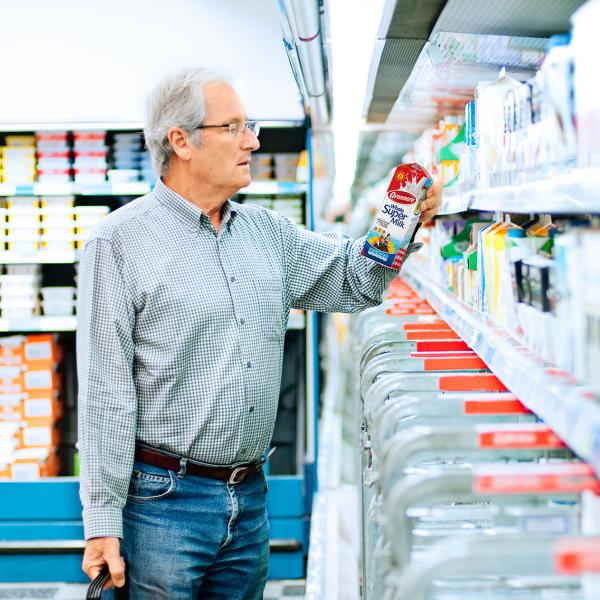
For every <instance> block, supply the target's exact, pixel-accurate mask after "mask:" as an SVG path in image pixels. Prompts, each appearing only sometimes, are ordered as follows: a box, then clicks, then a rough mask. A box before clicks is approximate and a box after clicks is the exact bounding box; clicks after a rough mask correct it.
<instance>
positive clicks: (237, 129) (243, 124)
mask: <svg viewBox="0 0 600 600" xmlns="http://www.w3.org/2000/svg"><path fill="white" fill-rule="evenodd" d="M219 128H223V129H227V131H229V133H230V135H231V136H232V137H235V136H238V135H239V136H242V135H244V133H245V132H246V130H248V131H249V132H250V133H251V134H252V135H253V136H255V137H258V134H259V133H260V123H259V122H258V121H236V122H235V123H225V124H224V125H198V127H196V128H195V129H219Z"/></svg>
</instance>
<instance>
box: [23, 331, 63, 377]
mask: <svg viewBox="0 0 600 600" xmlns="http://www.w3.org/2000/svg"><path fill="white" fill-rule="evenodd" d="M62 354H63V353H62V347H61V346H60V345H59V344H57V343H56V336H55V335H53V334H47V333H43V334H33V335H27V336H25V339H24V342H23V358H24V362H25V363H26V364H27V365H28V368H29V369H31V368H32V367H35V368H37V367H38V366H46V365H49V364H50V365H53V364H58V363H59V362H60V361H61V360H62V357H63V356H62Z"/></svg>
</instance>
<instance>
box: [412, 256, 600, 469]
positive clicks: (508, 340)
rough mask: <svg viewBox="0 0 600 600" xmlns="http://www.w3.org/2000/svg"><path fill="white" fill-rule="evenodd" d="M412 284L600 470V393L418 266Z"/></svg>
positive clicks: (521, 396)
mask: <svg viewBox="0 0 600 600" xmlns="http://www.w3.org/2000/svg"><path fill="white" fill-rule="evenodd" d="M402 276H403V277H404V278H405V280H406V281H407V283H408V284H409V285H410V286H411V287H412V288H413V289H414V290H415V291H416V292H417V293H418V294H419V295H420V296H422V297H423V298H424V299H425V300H427V301H428V302H429V304H431V306H432V308H433V309H434V310H435V311H437V312H438V313H439V314H440V316H441V317H442V318H443V319H445V320H446V321H447V322H448V324H449V325H450V326H451V327H452V328H453V329H454V330H455V331H456V333H457V334H458V335H459V336H460V337H461V338H463V339H464V340H465V341H466V342H467V344H468V345H469V346H470V347H471V348H472V349H473V350H474V351H475V352H476V353H477V354H478V355H479V356H480V357H481V358H482V360H483V361H485V363H486V364H487V365H488V367H489V368H490V370H491V371H492V372H493V373H494V374H495V375H496V376H497V377H498V378H499V379H500V380H501V381H502V382H503V383H504V385H506V387H507V388H508V389H510V390H511V391H512V392H513V393H514V394H515V395H516V396H517V397H518V398H519V400H521V402H522V403H523V404H525V405H526V406H527V407H528V408H529V409H530V410H532V411H533V412H534V413H536V414H537V415H538V417H539V418H540V419H542V420H543V421H544V422H546V423H547V424H548V425H549V426H550V427H551V428H552V429H553V430H554V431H555V432H556V434H557V435H558V436H559V437H560V438H562V439H563V440H564V441H565V442H566V443H567V444H568V446H569V447H570V448H571V449H572V450H573V451H574V452H575V453H576V454H578V455H579V456H580V457H581V458H582V459H583V460H585V461H587V462H588V463H589V464H590V465H591V466H592V468H593V469H594V470H595V471H596V473H597V474H598V475H600V398H599V397H598V395H595V394H594V393H593V392H592V391H591V390H589V389H587V388H586V387H585V386H582V385H579V384H578V383H577V382H575V380H574V378H573V377H572V376H570V375H569V374H568V373H565V372H564V371H561V370H559V369H556V368H553V367H552V366H550V365H547V364H545V363H544V361H543V360H542V359H540V358H539V357H537V356H536V355H534V354H533V353H532V352H531V351H530V350H529V349H528V348H526V347H525V346H524V345H523V344H522V343H520V342H519V341H518V340H517V339H515V338H514V337H513V336H512V335H511V334H510V333H509V332H508V331H506V330H505V329H503V328H501V327H498V326H497V325H495V324H494V323H492V322H490V321H489V320H488V319H486V318H485V317H484V316H483V315H482V314H481V313H480V312H479V311H477V310H475V309H473V308H471V307H469V306H467V305H465V304H463V303H462V302H460V301H459V300H457V299H456V298H455V297H454V296H452V295H451V294H449V293H448V292H446V291H445V290H443V289H442V288H441V287H440V286H439V285H438V284H437V283H435V282H433V281H431V279H429V278H428V277H426V276H424V275H422V274H420V273H418V272H416V268H415V267H414V266H413V267H412V268H410V267H409V268H407V269H406V270H403V271H402Z"/></svg>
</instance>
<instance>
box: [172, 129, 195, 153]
mask: <svg viewBox="0 0 600 600" xmlns="http://www.w3.org/2000/svg"><path fill="white" fill-rule="evenodd" d="M167 139H168V140H169V144H171V148H173V152H175V154H176V155H177V156H178V157H179V158H180V159H181V160H185V161H188V160H190V158H191V157H192V142H191V140H190V136H189V134H188V133H187V132H185V131H184V130H183V129H180V128H179V127H170V128H169V130H168V131H167Z"/></svg>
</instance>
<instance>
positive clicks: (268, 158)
mask: <svg viewBox="0 0 600 600" xmlns="http://www.w3.org/2000/svg"><path fill="white" fill-rule="evenodd" d="M250 176H251V177H252V179H273V155H272V154H269V153H268V152H257V153H255V154H253V155H252V159H251V160H250Z"/></svg>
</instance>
